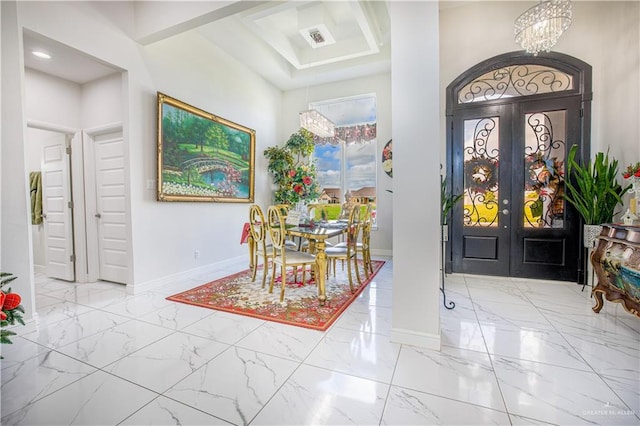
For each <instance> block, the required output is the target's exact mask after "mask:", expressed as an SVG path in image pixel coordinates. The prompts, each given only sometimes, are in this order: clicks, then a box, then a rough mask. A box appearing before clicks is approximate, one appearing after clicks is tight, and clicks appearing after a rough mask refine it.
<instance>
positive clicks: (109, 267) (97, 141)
mask: <svg viewBox="0 0 640 426" xmlns="http://www.w3.org/2000/svg"><path fill="white" fill-rule="evenodd" d="M92 138H93V142H94V143H93V152H94V164H95V184H96V194H95V195H96V211H95V214H94V217H95V219H96V226H97V237H98V257H99V260H98V263H99V272H98V278H99V279H101V280H105V281H112V282H116V283H123V284H126V283H127V277H128V255H127V249H128V241H127V218H126V200H125V169H124V166H125V161H124V140H123V137H122V132H121V131H120V132H116V133H109V134H102V135H95V136H93V137H92Z"/></svg>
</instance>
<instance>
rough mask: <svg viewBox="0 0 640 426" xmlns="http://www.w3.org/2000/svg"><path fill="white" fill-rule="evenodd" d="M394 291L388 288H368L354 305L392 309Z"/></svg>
mask: <svg viewBox="0 0 640 426" xmlns="http://www.w3.org/2000/svg"><path fill="white" fill-rule="evenodd" d="M392 294H393V291H392V290H390V289H388V288H380V287H369V286H367V287H366V288H365V289H364V290H363V291H362V293H360V294H359V295H358V297H357V298H356V300H354V301H353V302H352V303H353V304H354V305H356V304H357V305H364V306H370V305H373V306H379V307H381V308H391V305H392V303H393V298H392Z"/></svg>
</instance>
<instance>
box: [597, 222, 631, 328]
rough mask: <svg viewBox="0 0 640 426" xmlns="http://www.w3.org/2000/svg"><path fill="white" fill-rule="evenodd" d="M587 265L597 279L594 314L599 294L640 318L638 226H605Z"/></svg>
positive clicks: (599, 299) (599, 298) (598, 304)
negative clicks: (591, 266) (590, 266)
mask: <svg viewBox="0 0 640 426" xmlns="http://www.w3.org/2000/svg"><path fill="white" fill-rule="evenodd" d="M591 264H592V265H593V269H594V271H595V272H596V275H597V277H598V285H596V286H595V287H594V288H593V290H592V294H593V296H594V297H595V299H596V305H595V306H594V307H593V311H594V312H596V313H597V312H600V309H602V306H603V301H602V295H603V294H604V296H605V298H606V299H607V300H608V301H610V302H618V303H622V305H623V306H624V308H625V309H626V310H627V311H629V312H631V313H632V314H633V315H636V316H637V317H639V318H640V227H637V226H626V225H616V224H605V225H603V226H602V232H601V233H600V236H599V237H598V242H597V245H596V249H595V250H594V252H593V254H592V255H591Z"/></svg>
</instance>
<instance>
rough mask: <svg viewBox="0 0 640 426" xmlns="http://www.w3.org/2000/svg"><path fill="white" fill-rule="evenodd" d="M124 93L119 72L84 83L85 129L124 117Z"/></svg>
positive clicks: (81, 105) (82, 107) (79, 103)
mask: <svg viewBox="0 0 640 426" xmlns="http://www.w3.org/2000/svg"><path fill="white" fill-rule="evenodd" d="M123 98H124V93H123V89H122V75H121V73H119V72H116V73H114V74H111V75H108V76H106V77H103V78H101V79H98V80H94V81H91V82H89V83H85V84H83V85H82V92H81V98H80V100H79V102H78V105H79V106H80V114H79V117H80V123H81V126H82V128H83V129H92V128H95V127H101V126H105V125H108V124H113V123H121V122H122V120H123V118H124V102H123Z"/></svg>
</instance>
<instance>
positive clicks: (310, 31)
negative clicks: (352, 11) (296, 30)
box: [300, 24, 336, 49]
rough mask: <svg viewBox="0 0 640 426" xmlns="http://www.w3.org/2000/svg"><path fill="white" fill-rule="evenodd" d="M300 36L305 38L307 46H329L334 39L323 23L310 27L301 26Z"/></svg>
mask: <svg viewBox="0 0 640 426" xmlns="http://www.w3.org/2000/svg"><path fill="white" fill-rule="evenodd" d="M300 34H301V35H302V37H303V38H304V39H305V40H307V43H309V46H311V47H313V48H314V49H315V48H318V47H323V46H329V45H331V44H335V42H336V40H335V39H334V38H333V36H332V35H331V33H330V32H329V29H328V28H327V27H326V25H324V24H318V25H314V26H313V27H310V28H303V29H301V30H300Z"/></svg>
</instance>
